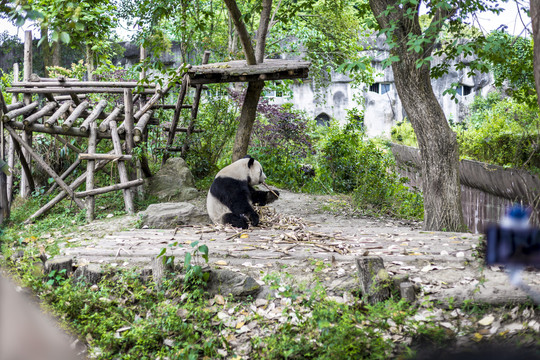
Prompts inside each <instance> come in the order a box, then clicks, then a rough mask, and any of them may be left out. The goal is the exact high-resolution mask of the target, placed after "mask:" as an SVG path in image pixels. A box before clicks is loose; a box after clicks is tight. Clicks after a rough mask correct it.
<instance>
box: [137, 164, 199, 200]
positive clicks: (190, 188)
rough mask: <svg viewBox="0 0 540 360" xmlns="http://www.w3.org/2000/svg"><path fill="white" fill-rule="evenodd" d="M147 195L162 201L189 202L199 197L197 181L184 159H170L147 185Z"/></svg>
mask: <svg viewBox="0 0 540 360" xmlns="http://www.w3.org/2000/svg"><path fill="white" fill-rule="evenodd" d="M146 193H147V194H149V195H150V196H155V197H157V198H158V199H159V200H160V201H177V202H180V201H189V200H192V199H195V198H196V197H197V195H198V191H197V189H195V180H194V178H193V175H192V174H191V171H190V170H189V169H188V167H187V165H186V162H185V161H184V159H182V158H170V159H168V160H167V162H166V163H165V165H164V166H163V167H162V168H161V170H159V171H158V172H157V173H156V174H155V175H154V176H153V177H152V178H150V179H149V181H148V182H147V184H146Z"/></svg>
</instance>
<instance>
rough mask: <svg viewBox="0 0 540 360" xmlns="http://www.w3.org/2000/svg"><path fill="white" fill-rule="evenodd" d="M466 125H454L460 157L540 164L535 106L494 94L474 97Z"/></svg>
mask: <svg viewBox="0 0 540 360" xmlns="http://www.w3.org/2000/svg"><path fill="white" fill-rule="evenodd" d="M471 110H472V113H471V116H470V118H469V120H468V121H467V122H466V126H465V128H461V129H460V128H456V130H457V134H458V136H457V139H458V143H459V147H460V153H461V156H463V157H468V158H472V159H474V160H478V161H483V162H488V163H493V164H497V165H501V166H509V167H517V168H519V167H525V168H529V169H532V168H538V167H540V154H538V146H537V144H538V140H539V138H538V129H539V127H540V122H539V120H538V110H537V109H532V108H530V107H528V106H527V105H525V104H522V103H517V102H516V101H515V100H512V99H503V100H499V101H497V98H496V95H492V96H491V97H488V98H487V99H482V98H477V99H476V100H475V102H474V103H473V106H472V107H471Z"/></svg>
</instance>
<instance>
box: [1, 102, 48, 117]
mask: <svg viewBox="0 0 540 360" xmlns="http://www.w3.org/2000/svg"><path fill="white" fill-rule="evenodd" d="M38 105H39V102H37V101H34V102H33V103H30V104H28V105H26V106H23V107H22V108H20V109H16V110H11V111H10V112H8V113H7V114H4V115H3V116H2V121H4V122H7V121H11V120H13V119H14V118H16V117H17V116H20V115H25V114H27V113H29V112H30V111H32V110H34V109H35V108H37V106H38Z"/></svg>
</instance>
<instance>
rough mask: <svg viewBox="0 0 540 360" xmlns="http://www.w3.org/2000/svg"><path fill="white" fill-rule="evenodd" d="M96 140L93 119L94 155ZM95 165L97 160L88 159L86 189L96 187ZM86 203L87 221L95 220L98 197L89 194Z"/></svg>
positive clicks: (91, 146)
mask: <svg viewBox="0 0 540 360" xmlns="http://www.w3.org/2000/svg"><path fill="white" fill-rule="evenodd" d="M102 101H104V100H102ZM106 104H107V102H105V105H106ZM96 118H97V115H96ZM96 140H97V125H96V122H95V121H92V122H91V123H90V137H89V138H88V154H89V155H93V154H94V153H95V152H96ZM79 156H80V155H79ZM95 166H96V162H95V160H88V161H87V163H86V191H88V190H93V189H94V169H95ZM85 203H86V221H87V222H89V223H90V222H92V221H93V220H94V208H95V206H96V199H95V198H94V196H93V195H89V196H88V197H87V198H86V201H85Z"/></svg>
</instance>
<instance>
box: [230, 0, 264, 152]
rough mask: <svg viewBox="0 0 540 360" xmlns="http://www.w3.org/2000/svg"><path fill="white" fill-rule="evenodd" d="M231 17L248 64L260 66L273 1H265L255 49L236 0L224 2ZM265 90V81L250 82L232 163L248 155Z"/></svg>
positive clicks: (237, 132) (235, 141)
mask: <svg viewBox="0 0 540 360" xmlns="http://www.w3.org/2000/svg"><path fill="white" fill-rule="evenodd" d="M224 2H225V5H226V6H227V9H228V10H229V15H230V18H231V20H232V22H233V23H234V26H235V28H236V32H237V33H238V38H239V39H240V42H241V43H242V48H243V49H244V54H245V56H246V62H247V64H248V65H255V64H260V63H262V62H263V60H264V49H265V44H266V35H267V33H268V24H269V22H270V14H271V12H272V0H263V3H262V12H261V19H260V23H259V29H258V31H257V32H258V34H257V47H256V50H254V49H253V45H252V44H251V37H250V36H249V33H248V31H247V29H246V26H245V23H244V22H243V21H242V14H241V13H240V10H239V9H238V5H237V4H236V1H235V0H224ZM263 88H264V81H256V82H250V83H249V84H248V88H247V90H246V96H245V99H244V103H243V105H242V112H241V113H240V118H239V122H238V130H237V131H236V138H235V140H234V146H233V154H232V161H233V162H234V161H236V160H238V159H241V158H243V157H244V156H246V154H247V150H248V147H249V140H250V138H251V131H252V129H253V123H254V122H255V117H256V115H257V105H258V104H259V98H260V97H261V93H262V90H263Z"/></svg>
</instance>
